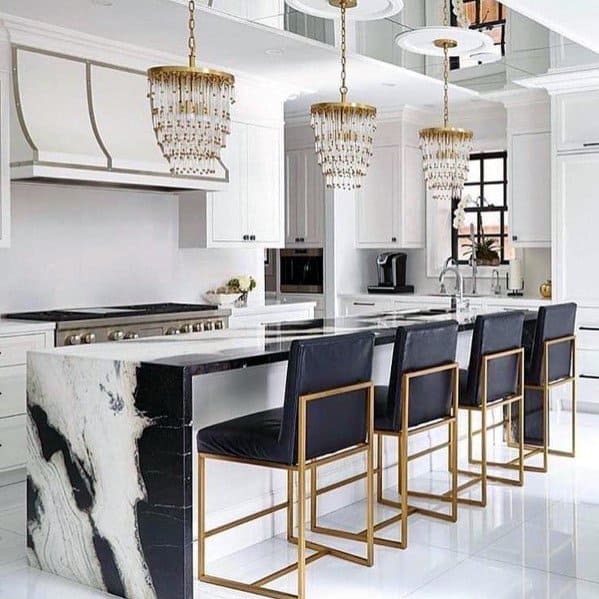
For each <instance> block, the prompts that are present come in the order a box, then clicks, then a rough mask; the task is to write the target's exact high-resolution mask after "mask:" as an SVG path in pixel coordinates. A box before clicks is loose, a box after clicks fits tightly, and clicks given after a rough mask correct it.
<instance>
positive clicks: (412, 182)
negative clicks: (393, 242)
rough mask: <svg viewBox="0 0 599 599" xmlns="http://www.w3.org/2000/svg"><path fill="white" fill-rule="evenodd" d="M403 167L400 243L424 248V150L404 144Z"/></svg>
mask: <svg viewBox="0 0 599 599" xmlns="http://www.w3.org/2000/svg"><path fill="white" fill-rule="evenodd" d="M403 158H404V159H403V163H402V168H401V179H402V186H401V198H400V202H399V210H397V212H398V215H399V224H398V230H399V231H401V235H400V238H399V240H398V243H400V244H401V247H402V248H406V249H407V248H423V247H424V246H425V243H426V236H425V203H426V190H425V184H424V173H423V170H422V151H421V150H420V148H419V147H418V146H408V145H406V146H404V148H403Z"/></svg>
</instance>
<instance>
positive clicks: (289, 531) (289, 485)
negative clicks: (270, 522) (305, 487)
mask: <svg viewBox="0 0 599 599" xmlns="http://www.w3.org/2000/svg"><path fill="white" fill-rule="evenodd" d="M292 538H293V470H287V540H288V541H291V539H292Z"/></svg>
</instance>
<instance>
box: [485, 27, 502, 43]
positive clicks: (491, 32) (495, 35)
mask: <svg viewBox="0 0 599 599" xmlns="http://www.w3.org/2000/svg"><path fill="white" fill-rule="evenodd" d="M482 31H483V32H484V33H486V34H487V35H488V36H489V37H490V38H491V39H492V40H493V43H494V44H501V43H502V42H503V25H495V26H494V27H490V28H485V29H483V30H482Z"/></svg>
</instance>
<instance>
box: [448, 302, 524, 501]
mask: <svg viewBox="0 0 599 599" xmlns="http://www.w3.org/2000/svg"><path fill="white" fill-rule="evenodd" d="M523 327H524V313H523V312H516V311H510V312H499V313H496V314H484V315H480V316H477V318H476V322H475V323H474V332H473V335H472V347H471V350H470V363H469V367H468V370H462V371H460V409H464V410H467V411H468V462H469V463H471V464H478V465H480V472H472V471H470V470H459V471H458V472H459V473H460V474H464V475H466V476H468V477H470V479H471V480H469V481H468V482H466V483H464V484H462V485H460V487H459V490H460V491H462V490H464V489H466V488H469V487H472V486H474V485H476V484H477V483H480V485H481V499H480V501H479V500H476V499H467V498H458V501H459V503H463V504H466V505H477V506H481V507H485V506H486V505H487V481H488V480H492V481H495V482H500V483H504V484H509V485H514V486H519V487H521V486H522V485H523V484H524V443H523V430H524V418H523V416H524V348H523V347H522V331H523ZM515 403H517V405H518V412H517V426H518V430H519V434H518V443H517V445H516V446H517V448H518V457H517V458H516V459H513V460H509V461H507V462H498V461H490V460H487V436H488V433H489V431H491V430H494V429H496V428H498V427H504V426H505V425H506V418H507V419H508V422H507V434H508V435H509V437H508V446H514V445H515V444H514V443H513V442H512V440H511V432H512V431H511V417H512V409H511V407H512V405H513V404H515ZM498 408H504V409H503V413H502V419H501V421H500V422H497V423H495V424H493V425H489V423H488V420H487V416H488V411H490V410H496V409H498ZM473 412H478V413H479V414H480V418H481V427H480V429H479V430H476V431H473V430H472V414H473ZM477 435H480V437H481V458H480V460H476V459H474V457H473V438H474V437H475V436H477ZM488 466H495V467H499V468H506V469H511V470H517V471H518V478H517V479H514V478H507V477H501V476H495V475H494V476H491V475H488V474H487V468H488Z"/></svg>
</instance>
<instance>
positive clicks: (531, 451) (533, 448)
mask: <svg viewBox="0 0 599 599" xmlns="http://www.w3.org/2000/svg"><path fill="white" fill-rule="evenodd" d="M562 343H568V344H570V352H571V358H570V364H571V371H570V375H569V376H567V377H564V378H561V379H558V380H557V381H553V382H549V350H550V349H551V348H552V347H553V346H555V345H560V344H562ZM568 383H571V396H570V398H571V400H572V406H571V408H572V417H571V429H570V440H571V447H572V449H571V450H570V451H564V450H560V449H552V448H550V447H549V443H548V441H549V408H550V403H549V398H550V392H551V390H552V389H555V388H556V387H561V386H562V385H567V384H568ZM525 389H532V390H534V391H541V392H542V394H543V428H544V433H545V434H544V437H543V438H544V443H543V445H542V446H540V447H539V446H537V445H530V444H529V445H525V449H526V450H527V453H526V455H525V456H524V459H525V460H527V459H528V458H531V457H533V456H535V455H538V454H543V465H542V466H529V465H525V470H527V471H529V472H547V470H548V466H549V464H548V462H549V455H557V456H562V457H567V458H575V457H576V335H567V336H565V337H558V338H556V339H548V340H547V341H545V342H544V343H543V384H542V385H525Z"/></svg>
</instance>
